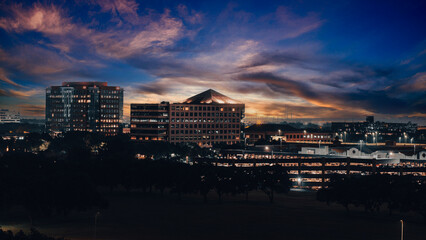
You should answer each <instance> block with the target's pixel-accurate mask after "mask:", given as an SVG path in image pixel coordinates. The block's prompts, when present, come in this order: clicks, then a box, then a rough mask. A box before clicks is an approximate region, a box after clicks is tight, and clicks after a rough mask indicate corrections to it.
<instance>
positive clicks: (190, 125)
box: [130, 89, 245, 146]
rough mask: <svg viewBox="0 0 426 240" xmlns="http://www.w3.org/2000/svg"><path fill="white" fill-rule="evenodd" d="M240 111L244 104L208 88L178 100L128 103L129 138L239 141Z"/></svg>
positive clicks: (200, 142) (243, 108) (195, 141)
mask: <svg viewBox="0 0 426 240" xmlns="http://www.w3.org/2000/svg"><path fill="white" fill-rule="evenodd" d="M244 111H245V106H244V104H242V103H239V102H237V101H235V100H233V99H231V98H229V97H227V96H225V95H223V94H221V93H218V92H216V91H214V90H212V89H209V90H207V91H205V92H202V93H200V94H198V95H195V96H193V97H191V98H188V99H187V100H186V101H184V102H182V103H169V102H161V103H158V104H131V119H130V122H131V139H133V140H140V141H168V142H171V143H182V142H192V143H197V144H199V145H200V146H210V145H212V144H217V143H227V144H233V143H237V142H239V141H240V134H241V120H242V119H243V118H244Z"/></svg>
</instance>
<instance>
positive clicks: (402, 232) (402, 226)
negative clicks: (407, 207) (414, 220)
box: [400, 219, 404, 240]
mask: <svg viewBox="0 0 426 240" xmlns="http://www.w3.org/2000/svg"><path fill="white" fill-rule="evenodd" d="M400 222H401V240H404V221H403V220H402V219H401V220H400Z"/></svg>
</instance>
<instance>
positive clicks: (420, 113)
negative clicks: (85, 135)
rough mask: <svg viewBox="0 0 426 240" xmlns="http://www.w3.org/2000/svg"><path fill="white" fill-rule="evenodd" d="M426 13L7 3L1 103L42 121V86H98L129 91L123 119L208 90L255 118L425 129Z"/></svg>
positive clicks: (420, 5)
mask: <svg viewBox="0 0 426 240" xmlns="http://www.w3.org/2000/svg"><path fill="white" fill-rule="evenodd" d="M424 9H426V3H425V2H423V1H413V2H410V4H404V3H403V2H402V1H378V2H372V3H369V4H365V3H362V2H358V1H347V2H321V3H319V2H316V1H303V2H300V1H289V2H285V3H277V2H274V1H272V2H264V1H262V2H261V3H259V2H244V1H235V2H232V3H228V2H215V3H214V4H213V3H209V2H197V1H180V2H173V1H164V2H161V3H159V2H157V1H143V2H142V1H134V0H108V1H91V2H88V3H86V2H83V1H75V2H71V1H58V2H54V3H49V2H39V1H25V2H18V3H16V2H13V1H5V2H3V3H1V4H0V12H1V16H2V17H0V36H1V38H0V39H1V40H0V87H1V89H0V108H8V109H11V110H15V111H19V112H20V113H21V116H23V117H24V118H27V119H30V118H34V119H37V118H38V119H41V118H44V109H45V88H46V87H49V86H52V85H61V84H62V82H74V81H102V82H108V85H111V86H120V87H122V88H123V89H124V90H125V95H124V110H125V111H124V115H125V117H126V118H127V119H128V118H129V112H130V110H129V107H130V104H131V103H155V102H161V101H170V102H178V101H183V100H185V99H187V98H189V97H191V96H194V95H196V94H198V93H201V92H203V91H204V90H207V89H210V88H211V89H215V90H216V91H218V92H220V93H222V94H224V95H226V96H229V97H231V98H233V99H235V100H238V101H241V102H243V103H245V105H246V118H248V119H249V118H256V117H259V118H277V119H282V120H285V119H286V113H287V114H288V113H292V120H291V121H301V122H303V121H304V122H331V121H332V120H333V119H346V120H348V119H355V120H363V119H365V116H368V115H374V116H375V119H376V121H377V120H378V121H384V122H408V121H411V122H413V123H418V124H419V125H425V124H426V112H425V109H426V102H425V99H426V28H424V23H425V22H426V15H425V14H424ZM389 13H392V14H389ZM349 26H350V27H349ZM287 118H288V117H287Z"/></svg>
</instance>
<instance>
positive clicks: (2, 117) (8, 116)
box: [0, 109, 21, 124]
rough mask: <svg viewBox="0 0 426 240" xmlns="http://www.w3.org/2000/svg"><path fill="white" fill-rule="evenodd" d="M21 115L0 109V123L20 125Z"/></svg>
mask: <svg viewBox="0 0 426 240" xmlns="http://www.w3.org/2000/svg"><path fill="white" fill-rule="evenodd" d="M20 122H21V115H20V114H19V112H14V111H10V110H9V109H0V124H1V123H20Z"/></svg>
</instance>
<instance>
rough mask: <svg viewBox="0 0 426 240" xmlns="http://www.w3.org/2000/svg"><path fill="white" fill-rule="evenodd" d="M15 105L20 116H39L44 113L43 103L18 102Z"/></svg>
mask: <svg viewBox="0 0 426 240" xmlns="http://www.w3.org/2000/svg"><path fill="white" fill-rule="evenodd" d="M17 107H18V108H19V110H20V113H21V115H22V116H33V117H41V116H44V115H45V107H44V105H35V104H19V105H17Z"/></svg>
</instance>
